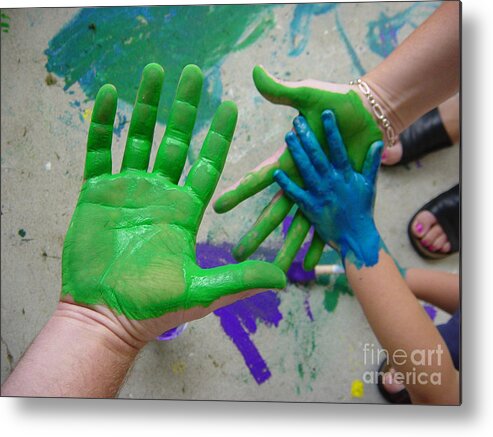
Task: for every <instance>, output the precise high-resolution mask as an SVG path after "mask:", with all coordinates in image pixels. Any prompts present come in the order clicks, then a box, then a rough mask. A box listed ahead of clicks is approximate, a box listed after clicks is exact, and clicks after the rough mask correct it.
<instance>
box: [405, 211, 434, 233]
mask: <svg viewBox="0 0 493 437" xmlns="http://www.w3.org/2000/svg"><path fill="white" fill-rule="evenodd" d="M436 222H437V221H436V218H435V216H434V215H433V214H432V213H431V212H430V211H421V212H420V213H419V214H417V215H416V217H415V218H414V220H413V223H412V226H411V229H412V233H413V234H414V236H416V237H418V238H422V237H423V236H424V235H426V234H427V233H428V231H429V230H430V229H431V227H432V226H433V225H434V224H435V223H436Z"/></svg>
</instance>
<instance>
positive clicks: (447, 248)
mask: <svg viewBox="0 0 493 437" xmlns="http://www.w3.org/2000/svg"><path fill="white" fill-rule="evenodd" d="M451 250H452V245H451V244H450V243H449V242H448V241H447V242H446V243H445V244H444V245H443V246H442V248H441V250H440V251H441V252H443V253H449V252H450V251H451Z"/></svg>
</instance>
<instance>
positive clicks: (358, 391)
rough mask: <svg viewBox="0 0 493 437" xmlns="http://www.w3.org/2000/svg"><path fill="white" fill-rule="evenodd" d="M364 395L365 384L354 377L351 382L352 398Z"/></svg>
mask: <svg viewBox="0 0 493 437" xmlns="http://www.w3.org/2000/svg"><path fill="white" fill-rule="evenodd" d="M364 395H365V385H364V383H363V381H361V380H360V379H355V380H354V381H353V382H352V383H351V396H352V397H353V398H362V397H363V396H364Z"/></svg>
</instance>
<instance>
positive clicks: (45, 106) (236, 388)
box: [1, 2, 459, 403]
mask: <svg viewBox="0 0 493 437" xmlns="http://www.w3.org/2000/svg"><path fill="white" fill-rule="evenodd" d="M438 4H439V3H426V4H423V3H422V4H417V3H416V4H415V3H410V2H406V3H400V2H390V3H388V2H387V3H371V4H341V5H322V6H320V5H318V6H317V5H305V6H297V5H284V6H280V7H275V8H270V7H269V10H268V11H267V8H266V10H265V11H260V12H258V13H257V15H258V17H260V18H258V19H259V20H263V21H261V23H263V24H261V25H259V26H258V27H257V28H258V29H260V32H261V33H260V36H258V35H257V36H258V38H257V39H254V40H248V39H245V40H244V41H246V42H245V43H244V44H242V45H241V46H240V47H239V48H238V47H237V48H238V50H233V49H231V50H229V51H227V52H225V53H224V54H223V55H222V57H220V59H219V58H215V59H213V60H212V61H210V59H209V61H210V64H211V65H207V74H208V75H209V76H208V77H209V82H208V86H209V87H210V89H211V92H210V95H211V96H216V97H217V96H218V95H219V98H220V97H223V98H228V99H233V100H235V101H236V102H237V104H238V107H239V110H240V118H239V123H238V130H237V132H236V135H235V140H234V142H233V145H232V148H231V152H230V156H229V160H228V162H227V164H226V168H225V171H224V174H223V177H222V180H221V182H220V187H219V189H221V188H224V187H226V186H227V185H229V184H231V183H232V182H233V181H235V180H236V179H237V178H238V176H239V175H241V174H243V173H245V172H246V171H247V170H250V169H251V168H253V167H255V166H256V165H257V164H258V163H259V162H261V161H262V160H263V159H265V158H266V157H268V156H269V155H270V154H271V153H272V152H273V151H274V150H276V149H277V148H278V147H279V145H280V143H281V141H282V138H283V136H284V133H285V132H286V131H287V130H288V129H289V127H290V122H291V119H292V117H293V115H295V113H294V111H293V110H291V109H288V108H284V107H274V106H273V105H272V104H270V103H268V102H265V101H264V100H263V99H262V98H261V97H260V96H259V94H258V92H257V91H256V90H255V88H254V85H253V83H252V80H251V70H252V68H253V66H254V65H255V64H257V63H261V64H263V65H265V66H266V67H267V69H268V70H269V71H271V72H273V73H275V74H277V75H279V76H280V77H283V78H285V79H290V80H297V79H303V78H307V77H312V78H316V79H320V80H331V81H336V82H337V81H340V82H346V81H348V80H350V79H352V78H354V77H358V76H359V75H360V74H361V73H362V72H363V71H364V70H366V71H367V70H369V69H371V68H372V67H373V66H375V65H377V64H378V63H379V62H380V61H381V60H382V58H383V57H384V56H386V55H387V54H388V53H390V51H391V50H392V49H393V48H394V47H395V45H396V44H398V43H400V42H401V41H402V40H403V39H404V38H405V37H406V36H407V35H408V34H409V33H410V32H411V31H412V30H413V28H414V27H415V26H417V25H419V23H421V22H422V21H423V20H424V19H426V17H427V16H429V15H430V14H431V13H432V12H433V10H434V9H435V8H436V7H437V6H438ZM216 8H220V6H216ZM2 12H3V14H4V16H2V23H4V22H5V23H7V25H6V26H4V27H2V29H4V31H3V32H1V91H2V94H1V178H2V179H1V181H2V188H1V195H2V198H1V212H2V230H1V232H2V234H1V235H2V243H1V247H2V248H1V255H2V273H1V274H2V277H1V279H2V282H1V284H2V294H1V299H2V300H1V316H2V318H1V328H2V330H1V358H2V361H1V379H2V382H3V381H4V380H5V379H6V378H7V376H8V375H9V374H10V372H11V371H12V369H13V368H14V367H15V365H16V363H17V362H18V361H19V359H20V358H21V356H22V354H23V353H24V351H25V350H26V349H27V347H28V346H29V344H30V343H31V342H32V340H33V339H34V338H35V336H36V334H37V333H38V332H39V331H40V329H41V328H42V327H43V325H44V324H45V323H46V321H47V320H48V318H49V317H50V315H51V313H52V312H53V309H54V307H55V304H56V302H57V300H58V295H59V292H60V284H61V278H60V263H61V260H60V257H61V253H62V245H63V240H64V236H65V233H66V230H67V226H68V224H69V221H70V217H71V214H72V212H73V208H74V206H75V202H76V199H77V196H78V191H79V189H80V184H81V177H82V169H83V163H84V148H85V140H86V135H87V129H88V125H89V115H90V110H91V107H92V105H93V95H92V94H91V92H92V91H91V88H90V86H89V85H90V84H89V85H88V81H90V80H95V78H94V77H92V78H91V77H90V76H85V77H82V76H77V77H68V75H65V74H63V73H60V71H62V70H58V72H56V71H54V72H53V74H52V75H48V71H47V62H49V61H50V59H48V58H49V57H51V58H52V59H51V62H52V65H53V62H54V60H55V61H57V62H58V63H59V64H60V63H63V59H61V58H60V56H61V55H60V53H59V52H55V51H54V50H52V51H51V52H50V53H49V54H47V53H45V50H47V48H48V47H51V48H53V47H54V46H55V42H54V38H55V37H56V35H57V34H59V33H60V32H61V30H62V28H63V26H66V29H67V28H68V29H71V26H72V28H74V29H75V27H76V26H79V28H80V26H83V25H84V24H83V23H84V22H83V21H82V20H81V16H80V11H79V9H22V10H3V11H2ZM158 12H159V13H160V12H162V13H163V14H165V15H164V16H165V17H170V18H169V20H168V21H166V23H168V22H169V23H170V24H169V26H173V20H177V19H178V18H181V19H183V20H185V24H186V23H187V22H186V19H187V17H190V16H191V15H190V14H188V12H186V11H185V12H183V11H181V12H176V11H174V10H171V9H170V8H163V9H162V11H158ZM215 12H217V10H216V11H215ZM215 12H214V11H212V12H211V16H213V15H214V13H215ZM98 14H99V15H98ZM98 14H96V15H95V18H94V20H95V23H96V25H97V26H98V27H97V30H95V29H91V28H89V29H88V31H94V32H95V34H96V37H95V39H94V41H93V42H92V43H91V44H92V45H91V47H90V48H89V52H90V50H96V51H95V52H94V51H93V52H90V53H89V54H87V55H85V57H84V56H82V57H80V59H79V60H78V61H77V62H86V61H87V62H88V63H91V62H93V61H95V59H93V58H91V56H93V55H92V54H91V53H96V55H98V54H99V55H101V50H103V49H104V47H110V48H109V49H108V50H110V51H111V50H113V46H112V45H111V44H115V47H116V43H113V42H112V43H111V44H110V46H108V45H106V46H105V45H104V44H107V43H108V41H109V39H108V38H109V37H108V35H109V34H108V33H107V34H106V35H102V36H100V34H98V33H97V32H103V28H104V27H103V26H102V24H100V22H99V21H98V20H103V19H104V20H110V19H112V18H111V17H110V18H108V14H106V15H104V13H103V12H98ZM125 14H126V15H125V17H126V19H129V18H128V17H130V18H132V17H133V18H132V19H134V22H135V23H138V25H139V26H143V25H145V26H147V25H149V26H150V25H151V24H152V23H151V22H150V19H149V18H148V17H147V16H146V11H145V10H142V11H141V10H139V11H131V10H129V11H126V12H125ZM180 14H181V15H180ZM187 14H188V15H187ZM103 15H104V17H105V18H104V17H103ZM139 17H140V18H139ZM117 19H119V18H118V17H116V18H114V20H117ZM255 19H257V18H255ZM71 20H72V21H71ZM81 23H82V24H81ZM146 23H147V24H146ZM149 23H151V24H149ZM252 23H253V24H252V26H255V25H256V24H255V23H256V22H255V20H254V21H252ZM117 24H118V23H116V21H115V26H114V29H115V32H116V31H117V28H118V25H117ZM192 24H193V25H196V24H197V23H189V25H190V26H191V25H192ZM207 24H208V23H206V22H202V23H201V25H202V26H207ZM136 26H137V24H136ZM191 27H193V26H191ZM191 27H190V29H191ZM149 28H150V27H149ZM164 31H166V28H165V29H164ZM190 31H191V30H190ZM104 32H111V30H104ZM126 32H127V31H126ZM132 32H133V30H132V28H129V29H128V35H129V38H130V37H132V38H134V37H135V38H137V36H136V35H134V34H132ZM139 32H141V31H139ZM149 32H150V33H151V35H150V37H151V38H154V39H159V38H161V33H158V34H156V35H153V34H152V31H149ZM246 32H247V34H248V32H251V29H250V28H248V29H246ZM141 33H142V32H141ZM141 33H140V34H141ZM170 35H175V34H174V33H172V32H170ZM104 37H106V39H104ZM98 38H99V40H98ZM110 39H111V38H110ZM98 41H99V42H100V43H102V44H103V49H101V50H100V51H99V52H98V51H97V49H98V48H100V46H98ZM128 41H130V42H128ZM132 41H133V40H130V39H128V40H127V43H128V44H129V47H130V48H131V47H132V44H133V42H132ZM72 43H73V41H72V42H71V41H69V40H67V42H66V45H67V46H70V44H72ZM157 43H162V44H163V47H164V48H163V50H166V47H165V45H166V39H165V38H164V37H163V40H162V41H159V40H158V41H157ZM57 44H61V45H62V46H63V45H64V44H65V42H64V41H62V42H61V43H60V41H58V42H57ZM176 44H178V43H176ZM176 44H175V47H174V48H173V50H174V51H175V52H173V53H174V54H173V55H174V56H175V58H174V59H176V56H178V55H179V54H180V53H181V51H180V47H179V46H176ZM183 44H185V42H183ZM188 44H193V42H190V41H189V42H188ZM126 47H127V46H123V49H122V50H123V51H125V50H129V53H130V48H128V49H127V48H126ZM213 48H214V47H212V48H210V49H211V53H212V50H213ZM77 49H78V48H77V46H72V47H70V50H71V52H70V53H69V54H70V55H73V57H72V58H71V59H75V57H76V55H77V54H78V53H75V52H74V51H76V50H77ZM79 49H80V50H82V49H83V48H80V47H79ZM120 49H121V48H120ZM185 51H186V50H185V48H183V52H185ZM84 53H85V52H84ZM118 53H120V52H118ZM96 55H94V56H96ZM57 56H58V58H56V57H57ZM66 56H67V59H68V56H69V55H66ZM112 56H114V57H115V58H116V57H117V52H116V48H115V53H113V54H112ZM211 56H212V55H211ZM55 58H56V59H55ZM113 59H114V58H111V56H110V57H108V56H106V57H104V56H101V58H100V59H99V60H98V62H97V68H99V69H101V70H104V69H105V68H106V69H108V70H109V71H111V69H112V68H116V67H115V63H114V62H113ZM130 60H131V59H130ZM137 61H138V60H136V61H135V62H134V64H139V65H138V69H139V70H140V69H141V68H142V66H143V65H142V66H141V65H140V63H139V62H137ZM190 61H191V60H189V59H187V60H186V62H190ZM66 62H67V63H68V61H66ZM73 62H76V61H73ZM158 62H159V60H158ZM203 62H204V63H207V62H208V61H207V59H206V60H204V61H203ZM162 63H163V64H164V67H165V69H168V68H171V66H168V65H166V62H164V61H163V62H162ZM134 64H132V62H129V63H128V65H127V68H128V69H131V68H132V67H134ZM199 65H200V64H199ZM201 66H202V65H201ZM67 67H68V68H69V67H74V66H73V65H68V64H67ZM122 71H124V70H122ZM98 72H99V71H98ZM74 74H75V73H74ZM118 74H120V73H118ZM121 74H123V73H121ZM69 80H70V81H71V82H74V83H73V84H71V85H70V86H69V87H64V86H65V85H66V84H67V81H69ZM135 86H137V83H135ZM173 86H174V85H173ZM211 98H212V97H211ZM118 111H119V114H120V118H119V122H118V123H119V126H118V128H119V130H120V131H121V132H119V136H116V137H115V142H114V149H115V152H116V156H117V157H121V155H122V152H123V147H124V141H125V138H126V132H127V129H128V122H127V123H126V122H125V120H129V118H130V114H131V100H130V101H127V102H121V104H120V106H119V110H118ZM206 121H207V120H206ZM206 124H207V123H204V126H205V125H206ZM163 131H164V124H163V123H160V124H159V126H158V128H157V130H156V136H155V138H156V140H155V142H157V143H159V141H160V138H161V135H162V133H163ZM204 133H205V129H204V128H201V129H199V131H198V132H197V135H196V138H195V139H194V144H195V146H194V147H195V149H194V150H197V148H198V147H199V145H200V144H201V140H202V139H203V137H204ZM191 159H193V154H192V155H191ZM117 160H118V159H117ZM458 179H459V147H458V146H454V147H452V148H450V149H448V150H444V151H441V152H438V153H435V154H433V155H430V156H427V157H425V158H424V159H422V160H421V161H420V162H419V163H413V164H411V165H409V166H408V167H396V168H388V169H384V170H383V171H381V175H380V178H379V182H378V196H377V205H376V221H377V224H378V227H379V229H380V230H381V233H382V235H383V237H384V240H385V242H386V244H387V246H388V248H389V249H390V251H391V253H392V254H393V255H394V256H395V257H396V258H397V259H398V261H399V262H400V264H401V265H402V266H404V267H411V266H422V267H429V268H432V269H443V270H448V271H452V272H458V266H459V259H458V256H451V257H449V258H447V259H446V260H444V261H440V262H426V261H424V260H423V259H421V258H420V257H418V256H417V255H416V254H415V252H414V251H413V249H412V248H411V246H410V244H409V242H408V239H407V236H406V227H407V223H408V220H409V219H410V217H411V216H412V214H413V213H414V212H415V211H416V210H417V209H418V208H419V207H420V206H422V205H423V204H424V203H425V202H427V201H428V200H429V199H430V198H432V197H434V196H435V195H437V194H439V193H441V192H442V191H444V190H445V189H448V188H449V187H450V186H452V185H453V184H455V183H456V182H457V181H458ZM273 192H274V189H273V188H271V189H269V190H267V191H266V192H265V193H262V194H259V195H258V196H256V197H255V198H254V199H252V200H250V201H248V202H245V203H244V204H243V205H241V206H239V207H238V208H236V209H235V210H234V211H232V212H231V213H229V214H226V215H222V216H217V215H216V214H214V212H213V211H212V209H211V208H209V209H208V211H207V213H206V217H205V219H204V223H203V226H202V229H201V232H200V235H199V242H203V243H204V244H205V243H207V244H209V245H212V246H214V245H216V246H220V245H221V244H223V245H224V244H226V245H228V244H229V245H230V244H234V243H236V242H237V240H238V238H239V236H240V235H241V234H242V233H243V232H245V231H246V230H247V229H248V227H249V226H251V224H252V223H253V221H254V220H255V218H256V216H257V215H258V213H259V212H260V211H261V209H262V205H263V204H265V202H266V201H267V200H268V199H269V197H270V195H272V193H273ZM281 241H282V236H281V233H280V232H277V233H276V235H274V236H273V237H272V238H270V239H269V241H268V242H267V243H266V245H267V247H271V248H273V249H278V248H279V247H280V244H281ZM341 287H342V288H341ZM345 291H346V289H345V288H344V285H343V284H342V283H341V282H338V283H337V284H335V280H332V281H331V282H330V283H329V284H325V285H324V284H314V285H311V286H307V287H297V286H294V285H290V286H288V288H287V289H286V291H284V292H282V293H280V294H278V295H277V296H276V295H272V294H269V295H267V296H268V302H267V303H265V306H263V305H264V304H262V303H261V301H258V300H257V301H254V302H253V303H252V304H251V305H243V306H242V307H236V309H235V310H231V313H230V314H233V316H234V317H236V319H234V320H235V321H236V322H237V328H238V329H239V331H238V332H240V334H238V333H237V334H231V331H228V325H227V323H226V317H225V313H222V314H221V313H219V314H211V315H209V316H208V317H206V318H204V319H202V320H198V321H196V322H193V323H191V324H190V325H189V326H188V328H187V329H186V330H185V332H184V333H183V334H182V335H181V336H180V337H179V338H177V339H175V340H173V341H170V342H157V341H156V342H152V343H150V344H149V345H148V346H146V347H145V349H144V350H143V352H142V353H141V355H140V357H139V359H138V360H137V362H136V364H135V366H134V368H133V369H132V371H131V373H130V375H129V377H128V379H127V381H126V383H125V385H124V387H123V388H122V390H121V393H120V396H121V397H125V398H158V399H225V400H227V399H234V400H273V401H275V400H277V401H317V402H369V403H379V402H382V401H383V400H382V398H381V397H380V395H379V394H378V392H377V390H376V387H375V386H374V385H371V384H365V385H364V389H363V391H360V392H359V393H358V392H355V391H354V390H353V391H352V387H353V388H354V385H353V384H354V381H358V380H361V379H362V378H363V374H364V372H365V371H368V370H375V366H376V365H377V363H369V362H366V363H365V360H364V356H363V347H364V345H365V344H369V345H374V348H375V349H376V348H377V347H378V342H377V341H376V339H375V337H374V335H373V334H372V331H371V329H370V327H369V325H368V323H367V322H366V320H365V317H364V315H363V313H362V311H361V309H360V307H359V305H358V302H357V301H356V299H355V298H354V297H352V296H351V295H350V294H348V293H347V292H345ZM259 302H260V303H259ZM267 307H268V308H269V309H270V311H271V313H269V314H267V315H265V314H263V313H262V310H265V308H267ZM235 311H236V312H235ZM241 311H246V312H247V313H248V314H249V316H251V317H252V318H253V320H254V321H255V327H254V328H251V327H250V328H246V327H245V326H244V324H243V325H242V320H243V319H241V314H240V313H241ZM445 317H446V316H445V315H444V314H442V313H441V312H439V313H438V316H437V321H440V320H444V318H445ZM238 336H240V337H241V339H243V340H245V341H247V342H248V344H251V345H253V349H252V350H253V351H254V352H255V351H256V352H255V353H254V354H253V355H252V353H251V351H250V352H248V351H245V350H244V349H241V347H240V346H238V339H239V338H240V337H238ZM74 341H76V340H75V339H74ZM249 360H250V361H249ZM247 362H250V364H251V365H250V367H249V366H247V364H246V363H247ZM259 375H260V376H259Z"/></svg>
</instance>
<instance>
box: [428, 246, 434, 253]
mask: <svg viewBox="0 0 493 437" xmlns="http://www.w3.org/2000/svg"><path fill="white" fill-rule="evenodd" d="M428 249H429V250H431V251H432V252H435V250H436V249H435V246H433V245H431V246H430V247H428Z"/></svg>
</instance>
